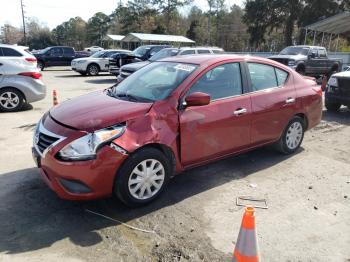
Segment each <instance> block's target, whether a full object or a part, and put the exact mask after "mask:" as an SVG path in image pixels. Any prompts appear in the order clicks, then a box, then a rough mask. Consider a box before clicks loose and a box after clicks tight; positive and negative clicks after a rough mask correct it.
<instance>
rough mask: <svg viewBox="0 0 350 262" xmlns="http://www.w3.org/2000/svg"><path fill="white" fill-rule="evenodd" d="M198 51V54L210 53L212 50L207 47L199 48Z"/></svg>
mask: <svg viewBox="0 0 350 262" xmlns="http://www.w3.org/2000/svg"><path fill="white" fill-rule="evenodd" d="M197 52H198V54H210V51H209V50H207V49H198V50H197Z"/></svg>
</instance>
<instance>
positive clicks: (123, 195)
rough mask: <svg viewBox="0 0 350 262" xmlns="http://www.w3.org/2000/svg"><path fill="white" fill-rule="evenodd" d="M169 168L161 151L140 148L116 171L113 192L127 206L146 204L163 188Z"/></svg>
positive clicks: (167, 177) (167, 161) (168, 176)
mask: <svg viewBox="0 0 350 262" xmlns="http://www.w3.org/2000/svg"><path fill="white" fill-rule="evenodd" d="M158 169H159V170H158ZM171 170H172V168H171V165H170V161H169V160H168V159H167V157H166V155H165V154H163V153H162V152H161V151H159V150H157V149H155V148H144V149H141V150H139V151H137V152H136V153H134V154H132V155H130V156H129V158H128V159H127V160H126V161H125V162H124V163H123V165H122V166H121V168H119V170H118V171H117V174H116V178H115V183H114V189H113V191H114V194H115V195H116V196H117V197H118V198H119V200H121V201H122V202H123V203H124V204H125V205H127V206H129V207H139V206H143V205H146V204H148V203H150V202H151V201H153V200H154V199H155V198H156V197H158V196H159V194H161V192H162V191H163V190H164V188H165V186H166V184H167V182H168V181H169V178H170V176H171V175H170V173H171ZM155 185H157V187H156V186H155Z"/></svg>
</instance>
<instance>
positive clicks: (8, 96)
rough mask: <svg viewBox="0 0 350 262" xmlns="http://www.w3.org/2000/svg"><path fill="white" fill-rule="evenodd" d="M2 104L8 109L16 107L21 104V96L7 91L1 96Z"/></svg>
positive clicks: (0, 102) (0, 101)
mask: <svg viewBox="0 0 350 262" xmlns="http://www.w3.org/2000/svg"><path fill="white" fill-rule="evenodd" d="M0 104H1V106H2V107H4V108H6V109H12V108H15V107H16V106H18V104H19V97H18V96H17V95H16V94H15V93H13V92H5V93H3V94H2V95H1V96H0Z"/></svg>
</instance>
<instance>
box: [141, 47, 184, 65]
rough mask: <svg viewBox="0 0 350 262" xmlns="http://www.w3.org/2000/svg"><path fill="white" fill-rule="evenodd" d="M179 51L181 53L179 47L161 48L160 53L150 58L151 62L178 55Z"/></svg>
mask: <svg viewBox="0 0 350 262" xmlns="http://www.w3.org/2000/svg"><path fill="white" fill-rule="evenodd" d="M177 53H179V49H176V48H173V49H163V50H160V51H159V52H158V53H156V54H155V55H154V56H152V57H151V58H150V59H148V60H149V61H151V62H154V61H157V60H159V59H162V58H166V57H170V56H176V55H177Z"/></svg>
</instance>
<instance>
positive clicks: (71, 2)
mask: <svg viewBox="0 0 350 262" xmlns="http://www.w3.org/2000/svg"><path fill="white" fill-rule="evenodd" d="M1 1H6V4H1V8H0V26H2V25H3V24H5V23H10V24H11V25H13V26H17V27H19V26H21V25H22V14H21V1H20V0H1ZM22 1H23V4H24V6H25V7H24V9H25V16H26V17H36V18H38V19H39V21H41V22H42V23H44V24H46V25H47V26H48V27H49V28H50V29H53V28H55V27H56V26H57V25H59V24H61V23H62V22H64V21H67V20H69V18H71V17H76V16H80V17H82V18H83V19H84V20H86V21H87V20H88V19H89V18H90V17H91V16H93V15H94V14H95V13H97V12H104V13H106V14H111V13H112V11H113V10H114V9H115V8H116V6H117V4H118V3H119V0H100V1H96V0H22ZM122 2H127V0H123V1H122ZM96 3H98V4H96ZM226 3H227V4H228V5H229V6H232V5H233V4H237V5H240V6H242V3H243V0H226ZM194 4H195V5H197V6H199V7H201V8H202V9H203V10H206V9H207V8H208V4H207V1H206V0H194Z"/></svg>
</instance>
